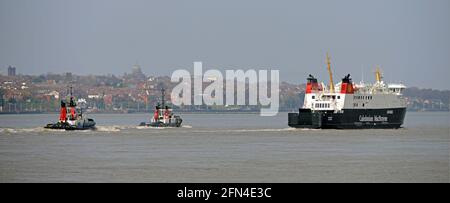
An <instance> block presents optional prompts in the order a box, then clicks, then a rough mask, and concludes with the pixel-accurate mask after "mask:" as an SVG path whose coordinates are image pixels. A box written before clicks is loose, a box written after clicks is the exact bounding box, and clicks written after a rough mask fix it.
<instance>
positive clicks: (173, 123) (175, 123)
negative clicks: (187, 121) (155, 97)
mask: <svg viewBox="0 0 450 203" xmlns="http://www.w3.org/2000/svg"><path fill="white" fill-rule="evenodd" d="M182 122H183V119H181V117H180V116H175V115H173V112H172V109H170V108H169V106H166V101H165V90H164V88H162V89H161V105H160V104H159V103H158V104H157V105H156V106H155V111H154V113H153V118H151V120H150V123H146V122H141V123H140V124H139V126H145V127H181V123H182Z"/></svg>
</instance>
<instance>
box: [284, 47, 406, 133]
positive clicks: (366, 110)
mask: <svg viewBox="0 0 450 203" xmlns="http://www.w3.org/2000/svg"><path fill="white" fill-rule="evenodd" d="M327 64H328V72H329V75H330V84H329V86H326V85H325V84H323V83H321V84H319V83H318V81H317V79H316V78H315V77H314V76H312V75H309V77H308V79H307V85H306V94H305V99H304V103H303V107H302V108H300V109H299V112H298V113H289V114H288V125H289V126H290V127H294V128H315V129H370V128H381V129H396V128H401V127H402V125H403V122H404V119H405V114H406V100H405V99H404V97H403V95H402V92H403V90H405V89H406V86H404V85H403V84H386V83H385V82H384V81H383V80H382V75H381V72H380V70H379V68H377V70H376V81H375V83H373V84H368V83H363V82H361V83H360V84H355V83H354V82H352V79H351V77H350V74H348V75H347V76H345V77H344V78H343V79H342V81H341V82H340V83H338V84H336V85H335V84H334V83H333V76H332V72H331V67H330V59H329V57H328V55H327ZM335 86H336V88H335Z"/></svg>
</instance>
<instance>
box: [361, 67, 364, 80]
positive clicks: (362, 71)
mask: <svg viewBox="0 0 450 203" xmlns="http://www.w3.org/2000/svg"><path fill="white" fill-rule="evenodd" d="M361 83H364V66H363V65H361Z"/></svg>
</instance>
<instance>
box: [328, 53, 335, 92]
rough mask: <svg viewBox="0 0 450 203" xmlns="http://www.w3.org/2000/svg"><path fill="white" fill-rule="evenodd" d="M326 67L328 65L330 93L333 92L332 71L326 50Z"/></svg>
mask: <svg viewBox="0 0 450 203" xmlns="http://www.w3.org/2000/svg"><path fill="white" fill-rule="evenodd" d="M327 67H328V74H329V75H330V93H334V82H333V73H332V72H331V62H330V57H329V56H328V52H327Z"/></svg>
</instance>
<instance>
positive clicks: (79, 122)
mask: <svg viewBox="0 0 450 203" xmlns="http://www.w3.org/2000/svg"><path fill="white" fill-rule="evenodd" d="M95 124H96V123H95V121H94V119H91V118H85V116H84V115H83V110H82V108H81V107H80V108H77V104H76V102H75V99H74V97H73V94H72V87H70V99H69V108H67V107H66V102H65V101H64V100H61V109H60V114H59V121H58V122H56V123H50V124H47V125H46V126H45V127H44V128H47V129H54V130H95Z"/></svg>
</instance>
